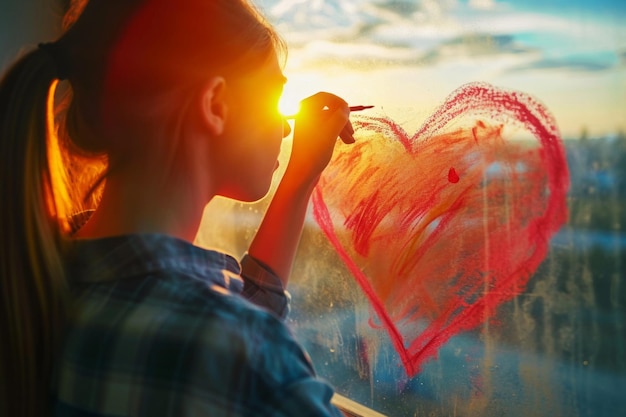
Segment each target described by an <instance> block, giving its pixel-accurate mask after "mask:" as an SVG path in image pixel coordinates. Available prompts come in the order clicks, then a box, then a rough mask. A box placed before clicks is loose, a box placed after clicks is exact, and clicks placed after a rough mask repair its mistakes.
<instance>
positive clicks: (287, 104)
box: [278, 86, 301, 116]
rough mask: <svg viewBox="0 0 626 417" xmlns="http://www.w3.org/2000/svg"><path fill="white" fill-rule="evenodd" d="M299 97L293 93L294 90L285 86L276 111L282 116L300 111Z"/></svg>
mask: <svg viewBox="0 0 626 417" xmlns="http://www.w3.org/2000/svg"><path fill="white" fill-rule="evenodd" d="M300 100H301V98H300V97H299V96H297V95H296V94H294V90H292V89H290V88H288V86H285V91H284V92H283V95H282V96H281V97H280V101H279V102H278V111H279V112H280V114H282V115H283V116H291V115H294V114H297V113H298V112H299V111H300Z"/></svg>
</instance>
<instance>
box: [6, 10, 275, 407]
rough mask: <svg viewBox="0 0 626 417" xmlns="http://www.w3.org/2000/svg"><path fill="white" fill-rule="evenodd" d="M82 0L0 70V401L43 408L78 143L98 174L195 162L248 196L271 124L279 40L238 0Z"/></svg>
mask: <svg viewBox="0 0 626 417" xmlns="http://www.w3.org/2000/svg"><path fill="white" fill-rule="evenodd" d="M85 3H86V2H85V0H82V1H81V0H76V1H74V3H73V4H72V7H71V10H70V12H69V13H68V17H67V22H66V23H67V28H68V29H67V30H66V32H65V34H64V35H63V36H62V37H61V38H60V39H59V40H58V41H57V42H56V43H55V45H54V48H52V49H51V50H50V49H43V48H40V49H36V50H33V51H31V52H30V53H28V54H26V55H24V56H23V57H21V58H20V59H19V60H18V61H17V62H16V63H15V64H14V65H13V66H12V67H11V68H10V69H9V70H8V71H7V72H6V73H5V74H4V76H3V78H2V80H1V82H0V198H1V199H2V204H1V205H0V259H1V262H0V340H1V341H2V343H0V375H2V378H0V415H16V416H17V415H22V416H30V415H32V416H35V415H36V416H43V415H46V414H48V412H49V410H48V405H49V389H50V377H51V375H52V369H53V366H54V363H55V361H56V359H55V352H56V351H57V348H58V344H59V342H60V341H61V340H62V339H61V337H60V335H61V334H62V330H61V328H62V324H63V316H64V311H65V303H64V294H65V281H64V280H65V270H64V249H63V248H64V244H65V243H66V239H65V235H64V230H67V227H68V226H69V224H68V223H67V221H66V220H67V218H68V216H70V215H72V214H73V213H75V212H76V211H77V210H79V209H80V208H81V207H83V203H84V201H85V200H84V199H85V197H86V195H85V194H91V193H90V192H87V191H89V190H92V186H95V185H94V184H93V183H94V181H93V179H94V178H95V177H96V176H97V175H96V174H94V173H92V172H91V169H92V168H93V167H94V166H95V165H94V164H92V163H85V159H84V158H85V157H87V158H91V157H92V156H97V155H105V156H106V158H105V159H106V163H107V164H108V169H107V170H106V173H107V175H108V177H106V178H107V181H109V180H111V179H112V178H113V177H114V176H115V175H117V174H118V173H119V172H128V171H129V167H130V171H133V170H135V171H137V170H142V169H148V167H151V168H152V169H153V170H152V171H150V174H151V175H153V176H154V182H155V183H157V184H158V182H159V181H160V180H163V179H164V178H166V177H167V176H168V175H171V174H173V175H179V176H180V175H181V174H189V172H193V173H195V174H197V175H198V176H202V175H206V176H207V178H206V179H203V181H201V183H202V182H204V183H206V184H209V185H211V187H212V190H211V191H210V192H209V193H208V194H207V196H210V195H211V193H213V194H222V195H226V196H229V197H235V198H240V199H245V200H252V199H256V198H259V197H261V196H262V195H263V194H264V193H265V192H266V191H267V188H268V185H269V181H270V177H271V173H272V171H273V169H274V165H275V161H276V156H277V154H278V148H279V144H280V141H281V139H282V135H283V133H284V131H283V126H284V120H283V119H282V118H281V117H280V115H279V114H278V109H277V102H278V98H279V96H280V93H281V88H282V83H283V77H282V73H281V71H280V66H279V64H278V59H279V56H280V55H281V53H282V44H281V42H280V40H279V38H278V37H277V36H276V34H275V33H274V31H273V30H272V28H271V27H270V26H269V25H268V24H267V23H266V22H265V21H264V20H263V19H262V18H261V17H260V15H259V14H258V13H257V12H256V11H255V9H254V8H253V7H252V6H251V5H249V4H248V2H246V1H245V0H91V1H90V2H89V3H88V4H86V5H85ZM59 69H62V70H63V74H64V75H66V76H67V80H68V81H69V82H68V83H67V84H66V86H65V87H64V89H65V91H66V92H67V96H66V97H65V99H64V100H61V99H60V97H59V95H60V93H59V94H57V95H56V96H57V100H61V101H60V102H62V103H64V104H66V106H65V109H66V111H59V112H58V114H57V115H56V116H57V117H56V118H57V122H58V123H57V124H58V128H59V135H58V136H59V137H58V140H57V135H56V134H55V133H56V129H55V128H54V126H53V125H52V123H50V122H52V119H53V117H52V113H51V111H50V110H51V107H52V104H51V103H52V100H49V99H50V98H51V97H52V95H51V94H50V93H49V90H50V87H51V86H56V78H58V76H59V75H60V74H59ZM67 103H69V104H67ZM66 138H69V140H64V139H66ZM78 151H82V152H78ZM100 161H102V158H100ZM59 162H61V163H59ZM205 166H206V170H205V169H204V167H205ZM155 167H158V169H154V168H155ZM185 169H187V171H185ZM181 178H184V177H181ZM83 183H84V184H83ZM170 183H171V182H170ZM85 184H86V185H85ZM107 185H108V184H107ZM181 186H185V183H184V182H181ZM64 219H65V221H64ZM61 224H63V225H64V226H65V229H64V228H63V227H61V226H60V225H61Z"/></svg>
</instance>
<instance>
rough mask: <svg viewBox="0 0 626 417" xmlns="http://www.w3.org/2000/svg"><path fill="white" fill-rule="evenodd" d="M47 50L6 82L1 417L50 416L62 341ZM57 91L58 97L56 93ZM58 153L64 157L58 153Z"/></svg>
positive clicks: (0, 152)
mask: <svg viewBox="0 0 626 417" xmlns="http://www.w3.org/2000/svg"><path fill="white" fill-rule="evenodd" d="M56 78H57V68H56V66H55V63H54V61H53V59H51V57H50V56H49V54H48V53H47V52H46V51H44V50H43V49H41V48H39V49H37V50H35V51H32V52H30V53H28V54H27V55H25V56H23V57H22V58H21V59H20V60H19V61H18V62H16V63H15V64H14V65H13V67H12V68H10V69H9V70H8V71H7V72H6V73H5V75H4V77H3V79H2V80H1V81H0V416H12V417H13V416H15V417H21V416H29V417H30V416H33V417H34V416H46V415H48V414H49V410H50V392H51V388H50V386H51V383H52V372H53V367H54V362H55V359H56V354H57V352H58V348H59V347H60V346H59V344H60V343H61V340H62V334H61V333H62V324H63V317H64V308H63V304H64V303H63V302H64V292H65V288H66V287H65V283H64V281H65V278H64V267H63V261H62V243H63V237H62V234H63V233H62V226H61V225H60V223H59V221H58V219H60V218H65V217H66V216H65V213H63V210H62V206H63V205H62V204H61V203H60V200H59V193H58V192H57V193H56V195H55V193H53V190H54V191H55V192H56V191H57V189H56V188H57V187H56V181H58V176H57V174H56V173H55V172H53V169H52V168H54V169H56V167H55V166H54V165H55V163H54V162H53V161H54V160H57V161H58V158H57V157H58V155H57V154H56V152H55V149H56V148H55V146H49V145H48V143H49V142H50V141H51V139H52V136H54V131H53V129H50V128H49V126H48V124H49V123H53V122H52V120H53V117H52V107H53V106H52V97H53V95H54V94H53V92H54V88H55V86H56V84H57V81H56ZM51 91H52V92H51ZM57 150H58V149H57Z"/></svg>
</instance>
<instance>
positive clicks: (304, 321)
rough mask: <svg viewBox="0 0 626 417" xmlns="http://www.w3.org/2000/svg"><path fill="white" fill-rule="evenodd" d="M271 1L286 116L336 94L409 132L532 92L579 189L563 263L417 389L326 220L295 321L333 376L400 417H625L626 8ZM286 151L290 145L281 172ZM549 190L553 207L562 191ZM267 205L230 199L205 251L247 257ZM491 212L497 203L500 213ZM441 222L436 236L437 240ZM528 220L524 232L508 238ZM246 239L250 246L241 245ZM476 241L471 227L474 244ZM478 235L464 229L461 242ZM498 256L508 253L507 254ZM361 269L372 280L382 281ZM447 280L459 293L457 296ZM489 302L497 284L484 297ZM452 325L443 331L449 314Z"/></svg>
mask: <svg viewBox="0 0 626 417" xmlns="http://www.w3.org/2000/svg"><path fill="white" fill-rule="evenodd" d="M259 4H260V6H261V8H262V9H263V10H264V11H265V12H266V14H267V15H268V16H269V18H270V19H271V21H272V22H273V23H274V24H275V25H276V26H277V27H278V29H279V31H280V32H281V33H282V34H283V36H284V37H285V39H286V40H287V42H288V44H289V58H288V62H287V65H286V68H285V73H286V75H287V77H288V78H289V82H288V84H287V86H286V93H285V96H286V97H285V101H286V102H289V101H291V102H292V103H293V102H297V100H298V99H299V98H303V97H305V96H307V95H309V94H312V93H314V92H316V91H319V90H326V91H331V92H335V93H337V94H339V95H341V96H342V97H344V98H345V99H346V100H348V101H349V103H350V104H354V105H375V106H376V107H375V108H374V109H373V110H371V111H369V113H367V112H365V111H364V112H363V113H359V114H361V115H368V116H376V117H383V118H385V119H386V120H393V121H395V123H396V124H397V125H398V126H400V127H401V128H402V129H404V130H405V131H406V132H413V131H415V130H416V129H418V128H419V127H420V126H422V124H423V123H424V121H425V120H427V119H428V117H430V115H431V114H432V113H433V112H434V111H435V109H436V108H437V106H439V105H440V104H441V103H443V102H444V100H445V99H446V97H448V95H449V94H450V93H452V92H453V91H455V90H456V89H457V88H459V87H460V86H462V85H465V84H467V83H471V82H476V81H478V82H486V83H489V84H492V85H495V86H497V87H498V88H502V89H505V90H507V91H508V90H516V91H521V92H524V93H527V94H529V95H530V96H532V97H534V98H535V99H536V100H537V102H538V103H539V105H540V106H544V107H545V108H547V109H549V111H550V112H551V113H552V114H553V115H554V118H555V120H556V122H557V125H558V129H559V131H560V134H561V137H562V139H563V145H564V148H563V149H564V151H565V159H566V161H567V166H568V167H569V171H568V175H569V179H570V186H569V188H568V189H567V194H566V197H564V198H565V200H564V201H565V202H566V205H567V211H568V217H567V219H566V220H565V221H564V223H563V224H562V225H560V226H559V227H558V228H557V230H555V233H553V234H552V233H549V234H548V236H549V237H550V239H549V242H548V249H547V253H546V254H545V256H542V257H541V260H542V262H541V263H540V264H539V265H538V267H537V268H534V267H533V268H532V274H530V276H529V277H528V281H527V282H523V283H522V284H521V285H520V287H519V289H518V291H517V292H516V293H514V294H513V293H510V294H508V295H507V296H506V297H504V298H505V299H504V300H503V301H502V302H501V303H499V305H498V307H497V309H496V310H495V311H494V312H493V315H491V317H490V318H488V319H486V320H484V321H481V322H480V324H478V325H477V326H474V327H472V328H471V329H469V330H467V331H454V332H453V334H452V335H451V337H450V338H449V339H446V340H445V343H442V344H441V346H440V347H439V348H438V349H436V354H435V355H433V356H432V357H428V358H427V359H425V360H424V361H421V362H419V370H417V372H415V373H414V374H413V373H412V372H407V369H406V368H405V367H404V366H403V362H402V358H401V356H400V355H399V353H398V351H397V346H395V345H394V342H393V338H392V337H391V336H390V333H389V332H388V331H386V329H385V325H384V323H383V320H382V319H381V316H380V314H378V312H377V311H376V309H375V308H374V306H373V304H372V302H371V298H369V297H368V296H367V294H366V293H365V292H364V290H363V288H362V287H361V286H360V285H359V284H358V282H357V280H356V279H355V271H354V270H352V269H350V268H349V267H347V266H346V264H345V262H344V261H343V260H342V258H341V256H340V255H339V254H338V251H337V250H336V248H335V247H334V246H333V245H332V244H331V242H329V239H328V237H327V236H326V235H325V234H324V233H323V232H322V230H321V228H320V226H319V224H318V223H317V222H316V221H315V216H314V215H313V213H312V212H311V215H310V216H309V218H308V219H307V223H306V227H305V230H304V234H303V238H302V242H301V245H300V248H299V252H298V258H297V262H296V265H295V267H294V271H293V278H292V281H291V284H290V285H291V287H290V292H291V293H292V296H293V305H292V307H293V309H292V313H291V317H290V319H289V323H290V325H291V327H292V328H293V330H294V332H295V333H296V335H297V336H298V338H299V339H300V340H301V341H302V343H303V344H304V345H305V347H306V349H307V350H308V352H309V354H310V355H311V357H312V359H313V362H314V364H315V366H316V369H317V371H318V373H319V374H320V375H321V376H323V377H324V378H326V379H328V380H329V381H330V382H331V383H332V384H333V385H334V386H335V387H336V390H337V392H338V393H340V394H341V395H343V396H345V397H348V398H350V399H352V400H354V401H357V402H359V403H361V404H363V405H365V406H368V407H371V408H372V409H374V410H376V411H378V412H380V413H384V414H387V415H390V416H413V415H430V416H452V415H463V416H502V415H506V416H527V415H533V416H554V415H568V416H614V415H618V414H620V413H621V412H623V410H624V408H625V407H626V399H625V398H626V397H624V395H623V394H622V390H623V387H624V386H626V350H625V345H626V327H625V326H626V310H625V305H626V288H625V287H624V279H625V278H624V275H625V274H624V265H623V259H624V257H623V255H624V252H625V251H626V233H624V228H625V227H626V218H625V216H626V207H625V204H626V171H625V170H626V168H625V167H626V135H625V132H626V118H625V117H624V115H625V114H626V29H625V26H624V25H623V22H624V19H625V18H626V3H624V2H623V1H620V0H599V1H593V2H591V1H585V0H574V1H560V0H559V1H535V0H531V1H529V0H523V1H522V0H509V1H496V0H467V1H463V0H446V1H433V0H421V1H418V0H404V1H401V0H400V1H398V0H393V1H392V0H345V1H344V0H341V1H339V0H315V1H300V0H263V1H260V2H259ZM470 107H471V106H470ZM355 116H358V115H357V114H356V113H355ZM360 134H361V135H362V134H363V130H362V131H361V133H359V132H358V130H357V141H358V140H359V135H360ZM411 134H412V133H411ZM535 144H536V143H535ZM288 148H289V141H288V140H287V141H286V142H285V155H283V157H285V156H286V154H287V153H288ZM444 150H445V149H444ZM381 152H382V153H384V152H387V151H386V150H384V149H383V150H381ZM535 155H536V154H535ZM470 156H471V155H470ZM468 157H469V156H468ZM544 162H545V161H544ZM281 165H282V166H285V164H281ZM547 166H549V165H545V164H544V165H541V167H547ZM529 167H530V162H528V163H526V164H524V163H521V165H520V164H518V165H517V168H515V170H518V171H519V173H520V175H523V174H522V173H523V172H524V170H525V169H526V171H528V170H530V168H529ZM489 169H490V170H491V171H490V172H492V173H493V172H497V171H498V169H499V168H498V166H497V164H492V165H491V166H490V168H489ZM446 172H447V171H446ZM559 172H560V173H561V174H563V173H564V172H565V171H564V170H563V168H561V169H560V170H559ZM448 174H449V175H450V176H449V177H448V179H449V181H450V182H454V181H455V180H456V181H458V180H459V179H458V178H457V177H458V175H461V181H462V180H463V176H462V173H461V172H459V173H458V174H457V171H454V172H452V171H450V172H448ZM278 175H280V172H279V174H278ZM559 178H560V179H561V180H562V179H563V178H564V177H562V176H561V177H559ZM565 178H567V176H565ZM540 186H541V184H540ZM544 187H547V186H545V185H544ZM503 190H505V191H504V192H503V194H502V195H501V198H502V199H504V200H506V199H507V198H510V200H511V201H508V202H507V203H506V204H505V206H507V207H509V208H511V210H513V209H515V208H516V207H518V206H517V205H516V204H518V205H519V207H522V208H524V207H527V206H524V202H523V201H519V202H517V203H516V202H514V201H513V198H512V197H511V195H508V197H507V192H506V188H503ZM540 191H541V190H540ZM543 192H544V194H546V195H544V197H545V198H549V195H547V194H550V191H546V190H544V191H543ZM407 193H409V191H407ZM504 200H503V201H504ZM267 201H268V199H265V200H263V201H261V202H259V203H256V204H254V205H243V204H238V203H230V202H226V201H217V202H215V204H213V205H212V206H210V207H209V208H208V209H207V213H206V219H210V220H211V221H206V223H205V225H204V226H203V227H202V229H201V233H200V235H199V237H198V241H199V242H200V243H201V244H202V243H204V244H207V245H216V246H222V247H225V248H228V249H230V250H231V251H232V252H234V253H236V254H241V253H243V251H245V249H246V247H247V243H248V242H249V240H250V239H251V237H252V234H253V232H254V230H255V228H256V225H257V224H258V222H259V220H260V219H259V216H260V213H262V210H263V208H264V206H265V205H266V204H267ZM542 201H543V200H542ZM493 204H496V202H495V201H490V202H489V204H487V207H490V206H493ZM225 208H227V209H228V210H226V211H224V209H225ZM329 210H330V211H332V210H334V209H333V208H332V207H331V208H329ZM364 213H365V214H367V213H369V214H371V212H367V211H364ZM331 214H332V213H331ZM520 214H524V213H523V212H520ZM441 219H442V218H438V219H436V220H434V221H433V222H432V223H431V226H430V227H431V228H436V227H437V226H438V225H439V224H440V223H441V222H442V221H443V220H441ZM396 220H397V219H396ZM514 223H515V219H513V218H510V220H509V221H508V223H507V224H511V225H512V224H514ZM233 224H235V225H237V228H236V231H230V230H231V229H232V228H231V225H233ZM220 225H222V226H220ZM471 227H473V226H472V225H470V224H469V223H468V224H467V227H466V231H467V232H468V233H469V230H470V228H471ZM520 230H521V229H520ZM463 233H464V230H463V229H460V230H459V235H460V236H463ZM485 236H490V233H489V232H486V233H485ZM516 236H518V235H513V239H515V238H516ZM492 244H493V245H500V244H503V243H502V241H500V240H498V239H494V241H493V242H492ZM477 246H480V245H477ZM444 249H445V246H441V247H440V249H439V250H441V251H442V252H441V256H442V257H448V254H447V253H446V252H445V250H444ZM450 250H451V251H452V249H450ZM477 251H478V249H477ZM478 252H479V251H478ZM451 253H455V254H458V252H451ZM503 253H507V252H506V251H505V252H503ZM395 255H396V254H395V253H393V251H392V248H390V250H389V252H388V253H385V251H384V250H379V252H378V254H377V257H376V259H377V260H380V259H385V257H388V258H393V257H394V256H395ZM463 256H465V257H468V258H471V257H472V256H473V255H472V253H465V254H464V255H463ZM463 256H459V257H455V258H449V257H448V259H449V261H448V262H449V263H450V265H452V266H454V265H457V264H458V265H460V264H461V263H462V262H463V259H461V258H462V257H463ZM360 262H361V263H359V264H358V265H360V267H362V268H363V269H364V270H365V269H367V268H369V269H370V270H371V269H372V268H374V269H375V267H376V265H369V264H364V262H365V261H364V260H363V259H361V260H360ZM358 265H357V266H358ZM521 265H522V267H523V266H524V265H529V264H528V263H525V262H522V263H521ZM459 268H460V267H459ZM449 278H450V277H446V279H447V280H445V281H444V282H446V283H450V282H452V280H450V279H449ZM400 279H402V277H398V280H400ZM399 287H401V286H400V285H399ZM443 287H444V289H445V290H449V288H445V286H443ZM444 289H442V290H444ZM509 289H510V287H509ZM391 290H393V286H392V288H391ZM415 291H419V288H417V287H416V288H415ZM490 291H491V287H490V286H489V285H487V286H486V287H485V288H484V289H483V290H482V292H481V291H477V292H476V294H478V295H476V297H479V296H480V294H482V295H484V294H487V293H489V292H490ZM398 299H399V300H401V299H402V298H398ZM417 300H418V302H420V303H422V304H420V305H418V306H416V307H415V308H417V309H420V308H422V309H423V303H425V302H426V301H425V300H424V299H420V298H419V297H417ZM465 300H468V298H465ZM435 307H436V306H435ZM466 307H467V306H460V307H459V308H466ZM431 311H433V312H437V311H438V310H437V309H436V308H434V309H433V310H431ZM437 314H438V315H435V316H433V317H431V319H432V320H436V319H437V318H438V317H441V315H442V314H444V313H443V312H441V311H439V312H438V313H437ZM402 331H403V332H404V333H403V334H409V335H412V336H415V337H417V336H419V335H420V332H423V331H425V329H424V327H420V326H419V325H417V326H414V327H412V328H405V329H403V330H402Z"/></svg>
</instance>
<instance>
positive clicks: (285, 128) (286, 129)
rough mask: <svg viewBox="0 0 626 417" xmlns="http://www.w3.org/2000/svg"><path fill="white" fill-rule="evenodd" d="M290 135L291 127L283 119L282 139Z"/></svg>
mask: <svg viewBox="0 0 626 417" xmlns="http://www.w3.org/2000/svg"><path fill="white" fill-rule="evenodd" d="M290 133H291V126H290V125H289V122H287V119H286V118H284V117H283V138H286V137H287V136H289V134H290Z"/></svg>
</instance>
